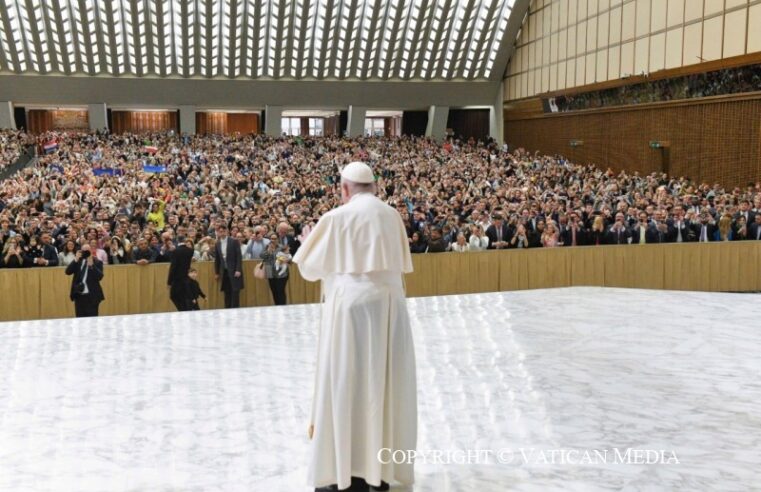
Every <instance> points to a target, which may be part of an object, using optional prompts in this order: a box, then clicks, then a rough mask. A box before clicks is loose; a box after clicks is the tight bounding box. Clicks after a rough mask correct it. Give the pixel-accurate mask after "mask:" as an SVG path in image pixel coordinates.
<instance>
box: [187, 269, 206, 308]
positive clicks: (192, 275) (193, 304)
mask: <svg viewBox="0 0 761 492" xmlns="http://www.w3.org/2000/svg"><path fill="white" fill-rule="evenodd" d="M188 282H189V287H190V288H189V290H188V292H189V294H190V297H189V303H190V311H199V310H200V309H201V308H200V307H199V306H198V299H199V298H201V299H204V300H206V294H204V293H203V291H202V290H201V286H200V285H199V284H198V272H197V271H196V269H195V268H191V269H190V271H189V272H188Z"/></svg>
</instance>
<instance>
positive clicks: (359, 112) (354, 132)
mask: <svg viewBox="0 0 761 492" xmlns="http://www.w3.org/2000/svg"><path fill="white" fill-rule="evenodd" d="M365 115H367V108H361V107H357V106H349V119H348V123H347V124H346V132H347V133H348V134H349V136H350V137H361V136H362V135H364V134H365Z"/></svg>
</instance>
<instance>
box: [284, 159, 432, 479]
mask: <svg viewBox="0 0 761 492" xmlns="http://www.w3.org/2000/svg"><path fill="white" fill-rule="evenodd" d="M375 192H376V188H375V183H374V176H373V172H372V170H371V169H370V167H369V166H367V165H366V164H364V163H361V162H353V163H351V164H349V165H347V166H346V167H345V168H344V169H343V170H342V172H341V195H342V198H343V202H344V205H343V206H341V207H339V208H337V209H334V210H332V211H330V212H328V213H327V214H325V215H323V216H322V218H321V219H320V221H319V222H318V223H317V225H316V226H315V228H314V230H312V232H311V233H310V234H309V236H308V237H307V238H306V240H305V241H304V243H303V245H302V246H301V248H300V249H299V251H298V253H297V254H296V255H295V256H294V258H293V262H294V263H296V264H298V266H299V270H300V272H301V275H302V277H304V278H305V279H307V280H311V281H315V280H321V281H322V282H323V288H324V292H325V295H324V303H323V305H322V316H321V321H320V328H319V330H320V331H319V339H318V340H319V341H318V348H317V352H318V356H317V370H316V373H315V388H314V398H313V403H312V420H311V425H310V431H309V434H310V437H311V438H312V439H313V443H312V444H313V446H312V450H311V463H310V467H309V482H310V485H311V486H314V487H316V488H317V490H318V491H322V490H336V489H339V490H345V489H348V488H349V487H351V488H350V489H349V490H368V488H372V490H388V483H389V482H391V481H393V480H396V481H398V482H400V483H402V484H411V483H412V482H413V480H414V469H413V463H407V462H404V463H395V462H394V460H388V459H384V455H383V453H384V450H386V451H390V452H391V453H393V452H394V451H396V450H412V449H415V447H416V443H417V385H416V377H415V353H414V347H413V342H412V334H411V331H410V323H409V317H408V313H407V304H406V299H405V292H404V285H403V280H402V275H403V274H404V273H409V272H411V271H412V258H411V256H410V250H409V247H408V241H407V234H406V230H405V228H404V224H403V222H402V218H401V216H400V215H399V213H398V212H397V211H396V210H395V209H393V208H392V207H390V206H388V205H386V204H385V203H383V202H382V201H381V200H380V199H378V198H377V197H376V196H375Z"/></svg>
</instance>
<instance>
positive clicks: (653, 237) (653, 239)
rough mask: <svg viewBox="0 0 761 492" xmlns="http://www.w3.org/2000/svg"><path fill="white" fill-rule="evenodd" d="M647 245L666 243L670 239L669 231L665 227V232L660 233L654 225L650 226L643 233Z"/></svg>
mask: <svg viewBox="0 0 761 492" xmlns="http://www.w3.org/2000/svg"><path fill="white" fill-rule="evenodd" d="M645 236H646V237H647V242H648V243H667V242H669V240H670V238H671V229H670V228H669V227H668V226H666V231H665V232H661V231H659V230H658V227H657V226H656V225H653V224H651V225H650V227H648V228H647V232H646V233H645Z"/></svg>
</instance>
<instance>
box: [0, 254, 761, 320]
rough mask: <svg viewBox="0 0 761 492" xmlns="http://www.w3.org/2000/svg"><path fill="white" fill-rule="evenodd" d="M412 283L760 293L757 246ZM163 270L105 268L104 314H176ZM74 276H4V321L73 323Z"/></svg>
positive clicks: (476, 260) (561, 262)
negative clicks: (59, 320) (68, 319)
mask: <svg viewBox="0 0 761 492" xmlns="http://www.w3.org/2000/svg"><path fill="white" fill-rule="evenodd" d="M413 263H414V266H415V272H414V273H412V274H410V275H408V276H407V278H406V283H407V294H408V295H409V296H410V297H420V296H436V295H448V294H471V293H478V292H497V291H507V290H522V289H540V288H551V287H570V286H583V285H585V286H590V285H591V286H603V287H631V288H643V289H670V290H700V291H717V292H719V291H721V292H728V291H731V292H749V291H761V241H744V242H732V243H710V244H662V245H645V246H640V245H627V246H602V247H576V248H552V249H529V250H509V251H486V252H481V253H442V254H424V255H413ZM255 264H256V262H255V261H251V262H248V261H247V262H245V272H244V276H245V285H246V288H245V289H244V291H243V292H242V293H241V305H242V306H249V307H250V306H269V305H271V304H272V296H271V295H270V291H269V287H268V284H267V282H266V281H263V280H257V279H256V278H254V275H253V270H254V265H255ZM213 266H214V265H213V263H211V262H203V263H196V264H195V268H196V269H197V270H198V273H199V283H200V284H201V288H202V289H203V290H204V292H205V293H206V295H207V297H208V300H207V301H206V302H205V303H204V304H203V305H202V308H203V309H213V308H221V307H223V306H224V301H223V296H222V293H221V292H220V291H219V284H218V283H217V282H216V281H215V280H214V271H213ZM168 268H169V266H168V265H167V264H158V265H149V266H137V265H119V266H106V268H105V277H104V279H103V282H102V285H103V289H104V292H105V296H106V300H105V301H104V302H103V304H101V309H100V313H101V315H113V314H136V313H157V312H166V311H174V307H173V305H172V303H171V301H170V300H169V289H168V287H167V285H166V278H167V272H168ZM70 285H71V277H68V276H66V275H65V274H64V271H63V268H34V269H0V320H2V321H10V320H28V319H50V318H61V317H71V316H73V315H74V308H73V304H72V302H71V301H69V297H68V296H69V288H70ZM287 294H288V302H289V303H290V304H299V303H307V302H316V301H317V298H318V295H319V285H318V284H316V283H311V282H306V281H305V280H304V279H302V278H301V276H300V275H299V273H298V269H297V268H295V267H294V268H292V270H291V277H290V279H289V281H288V288H287Z"/></svg>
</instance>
